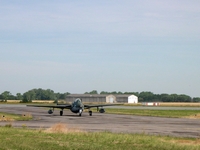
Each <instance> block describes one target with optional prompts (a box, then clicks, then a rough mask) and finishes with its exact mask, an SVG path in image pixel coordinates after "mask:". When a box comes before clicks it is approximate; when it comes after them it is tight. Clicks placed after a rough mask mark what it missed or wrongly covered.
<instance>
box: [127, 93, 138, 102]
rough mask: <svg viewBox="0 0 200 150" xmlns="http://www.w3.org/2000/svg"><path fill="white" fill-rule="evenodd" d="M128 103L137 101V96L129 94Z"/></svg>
mask: <svg viewBox="0 0 200 150" xmlns="http://www.w3.org/2000/svg"><path fill="white" fill-rule="evenodd" d="M128 103H138V97H137V96H135V95H131V96H129V97H128Z"/></svg>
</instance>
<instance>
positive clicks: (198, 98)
mask: <svg viewBox="0 0 200 150" xmlns="http://www.w3.org/2000/svg"><path fill="white" fill-rule="evenodd" d="M192 101H193V102H200V97H194V98H193V99H192Z"/></svg>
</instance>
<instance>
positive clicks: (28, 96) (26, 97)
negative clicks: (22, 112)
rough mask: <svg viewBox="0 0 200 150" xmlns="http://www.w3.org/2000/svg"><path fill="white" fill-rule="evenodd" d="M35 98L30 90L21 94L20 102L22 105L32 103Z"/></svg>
mask: <svg viewBox="0 0 200 150" xmlns="http://www.w3.org/2000/svg"><path fill="white" fill-rule="evenodd" d="M35 97H36V94H35V91H34V90H30V91H28V92H26V93H24V94H23V99H22V102H23V103H27V102H32V100H34V99H35Z"/></svg>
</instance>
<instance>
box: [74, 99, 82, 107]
mask: <svg viewBox="0 0 200 150" xmlns="http://www.w3.org/2000/svg"><path fill="white" fill-rule="evenodd" d="M81 104H82V101H81V99H80V98H77V99H76V100H75V101H74V102H73V103H72V107H80V106H81Z"/></svg>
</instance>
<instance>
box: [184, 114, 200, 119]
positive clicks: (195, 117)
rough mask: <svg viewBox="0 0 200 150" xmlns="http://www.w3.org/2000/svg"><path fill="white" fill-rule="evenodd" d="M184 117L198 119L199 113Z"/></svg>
mask: <svg viewBox="0 0 200 150" xmlns="http://www.w3.org/2000/svg"><path fill="white" fill-rule="evenodd" d="M184 118H189V119H200V113H198V114H195V115H191V116H187V117H184Z"/></svg>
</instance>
